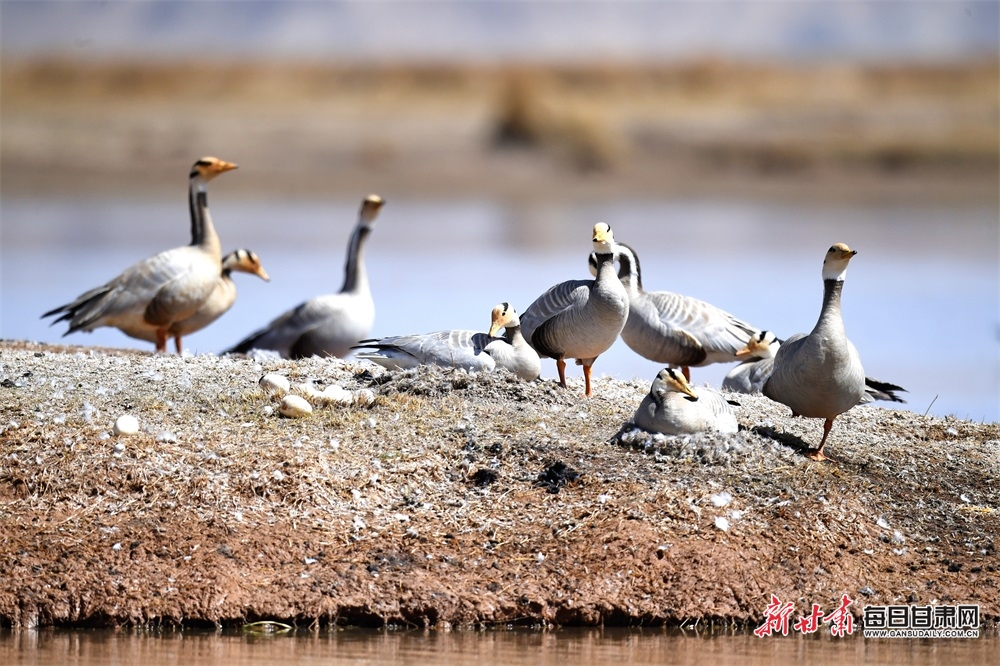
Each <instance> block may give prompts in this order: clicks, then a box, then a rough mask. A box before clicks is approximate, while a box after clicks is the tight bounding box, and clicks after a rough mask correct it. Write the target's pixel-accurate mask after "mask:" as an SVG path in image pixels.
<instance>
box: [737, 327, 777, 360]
mask: <svg viewBox="0 0 1000 666" xmlns="http://www.w3.org/2000/svg"><path fill="white" fill-rule="evenodd" d="M780 346H781V342H780V341H779V340H778V336H777V335H775V334H774V333H773V332H771V331H761V332H760V333H758V334H756V335H754V336H753V337H751V338H750V340H749V341H748V342H747V344H746V346H745V347H743V348H742V349H738V350H736V352H735V353H734V354H735V355H736V356H756V357H757V358H774V355H775V354H776V353H778V347H780Z"/></svg>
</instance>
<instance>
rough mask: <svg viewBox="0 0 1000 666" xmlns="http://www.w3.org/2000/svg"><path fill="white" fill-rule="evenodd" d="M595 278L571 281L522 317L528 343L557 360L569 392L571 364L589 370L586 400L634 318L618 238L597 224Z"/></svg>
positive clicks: (548, 293)
mask: <svg viewBox="0 0 1000 666" xmlns="http://www.w3.org/2000/svg"><path fill="white" fill-rule="evenodd" d="M592 237H593V244H594V245H593V251H594V256H595V262H596V270H595V275H596V277H595V279H593V280H569V281H567V282H561V283H559V284H557V285H555V286H554V287H551V288H550V289H549V290H547V291H546V292H545V293H543V294H542V295H541V296H539V297H538V298H537V299H535V302H534V303H532V304H531V305H529V306H528V309H527V310H525V311H524V314H523V315H522V316H521V326H522V331H523V333H524V337H525V339H526V340H527V341H528V344H530V345H531V346H532V347H533V348H534V349H535V351H537V352H538V355H539V356H542V357H548V358H554V359H555V360H556V368H557V369H558V371H559V383H560V384H562V386H563V387H566V360H565V359H567V358H575V359H577V363H578V364H580V365H582V366H583V378H584V383H585V395H588V396H589V395H591V394H592V388H591V367H592V366H593V364H594V361H595V360H596V359H597V357H598V356H600V355H601V354H603V353H604V352H605V351H607V350H608V349H610V348H611V345H613V344H614V342H615V340H616V339H617V338H618V334H619V333H621V330H622V327H623V326H624V325H625V321H626V320H627V319H628V313H629V301H628V294H627V293H626V292H625V287H624V286H622V283H621V280H619V279H618V275H617V274H616V273H615V264H614V242H615V239H614V235H613V234H612V232H611V227H610V226H608V225H607V224H605V223H603V222H599V223H597V224H595V225H594V230H593V235H592Z"/></svg>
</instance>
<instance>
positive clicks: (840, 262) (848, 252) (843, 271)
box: [823, 243, 858, 281]
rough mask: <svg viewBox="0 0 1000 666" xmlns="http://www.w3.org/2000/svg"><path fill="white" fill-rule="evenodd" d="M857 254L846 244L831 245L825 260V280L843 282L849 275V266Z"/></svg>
mask: <svg viewBox="0 0 1000 666" xmlns="http://www.w3.org/2000/svg"><path fill="white" fill-rule="evenodd" d="M857 253H858V251H857V250H852V249H851V248H849V247H847V245H845V244H844V243H834V244H833V245H831V246H830V249H829V250H827V251H826V258H825V259H823V279H824V280H838V281H842V280H843V279H844V276H846V275H847V264H848V263H850V261H851V258H852V257H853V256H854V255H856V254H857Z"/></svg>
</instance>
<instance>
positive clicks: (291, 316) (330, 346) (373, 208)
mask: <svg viewBox="0 0 1000 666" xmlns="http://www.w3.org/2000/svg"><path fill="white" fill-rule="evenodd" d="M384 203H385V202H384V201H383V200H382V198H381V197H379V196H378V195H375V194H369V195H368V196H367V197H365V199H364V201H363V202H362V203H361V210H360V212H359V213H358V223H357V225H356V226H355V227H354V232H353V233H352V234H351V239H350V242H348V244H347V261H346V262H345V265H344V285H343V286H342V287H341V289H340V293H337V294H327V295H325V296H317V297H316V298H313V299H310V300H308V301H306V302H304V303H301V304H300V305H298V306H296V307H295V308H293V309H291V310H289V311H288V312H286V313H284V314H282V315H280V316H279V317H277V318H276V319H274V320H273V321H272V322H271V323H270V324H268V325H267V326H265V327H264V328H262V329H260V330H259V331H257V332H255V333H252V334H251V335H250V336H249V337H247V338H245V339H244V340H243V341H241V342H239V343H237V344H236V345H235V346H234V347H232V348H231V349H229V350H228V351H227V352H226V353H240V354H245V353H247V352H249V351H250V350H251V349H270V350H274V351H277V352H278V353H279V354H281V356H282V357H283V358H308V357H310V356H336V357H338V358H342V357H344V356H346V355H347V354H348V353H350V350H351V345H354V344H357V342H358V341H359V340H361V339H363V338H365V337H367V336H368V334H369V333H370V332H371V328H372V324H373V323H374V322H375V302H374V301H373V300H372V294H371V290H370V289H369V287H368V271H367V270H365V243H366V242H367V240H368V236H369V235H370V234H371V232H372V229H373V225H374V224H375V219H376V218H377V217H378V214H379V211H380V210H381V209H382V205H383V204H384Z"/></svg>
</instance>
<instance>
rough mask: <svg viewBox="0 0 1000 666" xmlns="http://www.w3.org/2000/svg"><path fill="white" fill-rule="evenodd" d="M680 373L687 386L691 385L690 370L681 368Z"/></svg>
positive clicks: (685, 367) (684, 367) (684, 366)
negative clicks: (686, 381)
mask: <svg viewBox="0 0 1000 666" xmlns="http://www.w3.org/2000/svg"><path fill="white" fill-rule="evenodd" d="M681 373H683V375H684V379H686V380H688V384H690V383H691V368H689V367H687V366H686V365H682V366H681Z"/></svg>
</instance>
